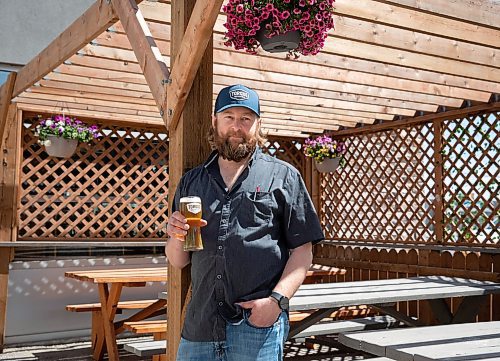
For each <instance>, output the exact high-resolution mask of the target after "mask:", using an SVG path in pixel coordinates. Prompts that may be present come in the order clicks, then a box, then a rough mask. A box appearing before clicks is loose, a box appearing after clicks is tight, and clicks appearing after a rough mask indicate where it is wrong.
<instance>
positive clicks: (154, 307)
mask: <svg viewBox="0 0 500 361" xmlns="http://www.w3.org/2000/svg"><path fill="white" fill-rule="evenodd" d="M166 304H167V300H164V299H159V300H158V301H156V302H154V303H153V304H151V305H149V306H148V307H146V308H144V309H142V310H140V311H138V312H136V313H134V314H133V315H132V316H130V317H128V318H127V319H125V320H121V321H118V322H116V323H115V334H116V335H118V334H120V333H122V332H123V331H125V327H124V326H123V324H124V323H125V322H133V321H142V320H145V319H147V318H150V317H156V316H160V315H162V314H165V310H164V309H163V308H164V307H165V305H166Z"/></svg>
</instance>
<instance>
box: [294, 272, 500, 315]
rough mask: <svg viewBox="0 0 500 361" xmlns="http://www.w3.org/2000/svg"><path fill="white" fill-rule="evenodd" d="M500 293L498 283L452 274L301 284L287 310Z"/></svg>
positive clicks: (499, 284)
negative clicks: (453, 275) (449, 275)
mask: <svg viewBox="0 0 500 361" xmlns="http://www.w3.org/2000/svg"><path fill="white" fill-rule="evenodd" d="M490 293H500V283H494V282H490V281H476V280H469V279H463V278H455V277H441V276H426V277H411V278H398V279H385V280H370V281H354V282H339V283H322V284H309V285H302V286H300V288H299V290H298V291H297V293H296V294H295V295H294V297H293V298H292V299H291V300H290V310H309V309H313V308H335V307H344V306H356V305H367V304H368V305H375V304H383V303H393V302H399V301H413V300H429V299H442V298H448V297H460V296H479V295H486V294H490Z"/></svg>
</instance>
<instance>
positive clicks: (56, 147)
mask: <svg viewBox="0 0 500 361" xmlns="http://www.w3.org/2000/svg"><path fill="white" fill-rule="evenodd" d="M77 145H78V140H76V139H65V138H61V137H57V136H55V135H49V136H48V137H47V141H46V142H45V151H46V152H47V154H48V155H51V156H53V157H58V158H69V157H71V156H72V155H73V154H74V153H75V150H76V146H77Z"/></svg>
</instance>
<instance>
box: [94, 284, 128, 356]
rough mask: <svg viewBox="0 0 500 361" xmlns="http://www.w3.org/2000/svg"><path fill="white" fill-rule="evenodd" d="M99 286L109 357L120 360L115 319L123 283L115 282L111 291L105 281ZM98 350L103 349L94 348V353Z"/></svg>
mask: <svg viewBox="0 0 500 361" xmlns="http://www.w3.org/2000/svg"><path fill="white" fill-rule="evenodd" d="M98 287H99V299H100V301H101V313H102V324H103V329H104V339H105V341H106V349H107V352H108V359H109V360H110V361H118V346H117V344H116V334H115V327H114V319H115V314H116V307H117V305H118V300H119V299H120V294H121V290H122V285H121V284H119V283H113V284H112V285H111V291H108V285H107V284H105V283H99V285H98ZM101 340H102V338H101ZM100 344H103V342H98V345H97V346H100ZM96 352H101V350H98V349H97V348H96V350H94V355H95V354H96Z"/></svg>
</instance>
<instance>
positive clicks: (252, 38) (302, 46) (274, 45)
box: [223, 0, 334, 58]
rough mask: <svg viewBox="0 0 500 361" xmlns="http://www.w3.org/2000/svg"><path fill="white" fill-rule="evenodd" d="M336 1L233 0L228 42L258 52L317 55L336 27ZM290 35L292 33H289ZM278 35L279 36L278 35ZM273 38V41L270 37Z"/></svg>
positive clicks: (228, 10)
mask: <svg viewBox="0 0 500 361" xmlns="http://www.w3.org/2000/svg"><path fill="white" fill-rule="evenodd" d="M333 3H334V0H229V1H228V3H227V4H226V5H224V7H223V11H224V12H225V13H226V15H227V21H226V23H224V27H225V28H226V29H227V31H226V33H225V39H226V41H225V42H224V45H226V46H232V47H234V48H235V49H236V50H245V51H247V52H248V53H251V54H256V53H257V48H258V47H259V45H262V48H263V49H264V50H266V51H269V52H278V51H288V52H289V55H291V56H293V57H295V58H297V57H298V56H299V54H302V55H316V54H317V53H318V52H319V51H320V50H321V49H322V48H323V46H324V45H325V40H326V38H327V37H328V31H329V30H330V29H332V28H333ZM288 34H290V35H288ZM276 36H277V37H278V38H275V37H276ZM270 39H271V40H270Z"/></svg>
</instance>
